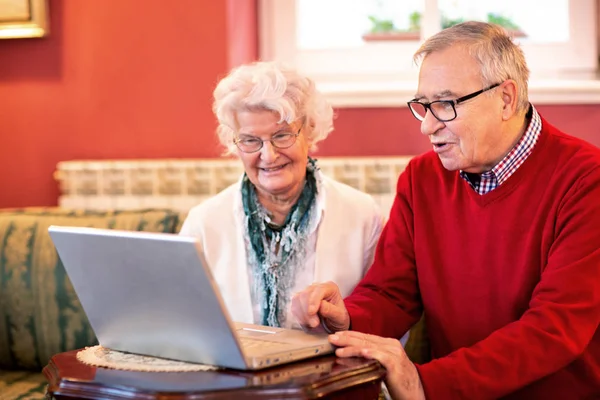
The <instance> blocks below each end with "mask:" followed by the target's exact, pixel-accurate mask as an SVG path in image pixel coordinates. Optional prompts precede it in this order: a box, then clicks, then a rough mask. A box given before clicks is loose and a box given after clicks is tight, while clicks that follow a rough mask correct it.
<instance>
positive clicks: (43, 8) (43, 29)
mask: <svg viewBox="0 0 600 400" xmlns="http://www.w3.org/2000/svg"><path fill="white" fill-rule="evenodd" d="M48 32H49V22H48V2H47V0H0V39H15V38H34V37H43V36H46V35H47V34H48Z"/></svg>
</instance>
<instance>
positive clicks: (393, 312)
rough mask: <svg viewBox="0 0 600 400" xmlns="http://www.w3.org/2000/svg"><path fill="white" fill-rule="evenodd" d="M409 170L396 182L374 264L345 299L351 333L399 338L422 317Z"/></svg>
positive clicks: (409, 167)
mask: <svg viewBox="0 0 600 400" xmlns="http://www.w3.org/2000/svg"><path fill="white" fill-rule="evenodd" d="M410 170H411V165H410V163H409V165H408V166H407V168H406V170H405V171H404V172H403V173H402V174H401V175H400V177H399V179H398V184H397V193H396V197H395V199H394V204H393V205H392V209H391V212H390V218H389V220H388V222H387V224H386V225H385V227H384V229H383V232H382V234H381V237H380V238H379V242H378V244H377V250H376V252H375V259H374V261H373V265H372V266H371V268H370V269H369V271H368V273H367V275H366V276H365V277H364V278H363V280H362V281H361V282H360V284H359V285H358V286H357V287H356V288H355V289H354V291H353V293H352V294H351V295H350V296H349V297H348V298H346V300H345V304H346V308H347V309H348V312H349V314H350V320H351V327H352V330H355V331H360V332H366V333H370V334H375V335H379V336H384V337H397V338H400V337H401V336H402V335H404V334H405V333H406V331H408V329H409V328H410V327H411V326H412V325H414V324H415V323H416V322H417V321H418V320H419V318H420V317H421V314H422V305H421V301H420V297H419V293H418V285H417V273H416V269H415V253H414V248H413V237H412V236H413V211H412V209H411V206H410V204H411V202H410V193H411V191H410V184H411V183H410ZM372 310H377V312H371V311H372Z"/></svg>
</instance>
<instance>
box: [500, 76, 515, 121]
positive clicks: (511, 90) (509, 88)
mask: <svg viewBox="0 0 600 400" xmlns="http://www.w3.org/2000/svg"><path fill="white" fill-rule="evenodd" d="M499 89H500V90H501V91H502V119H503V120H505V121H507V120H509V119H511V118H512V117H513V116H514V115H515V112H516V110H517V95H518V93H519V90H518V88H517V82H515V81H514V80H512V79H508V80H506V81H505V82H504V83H503V84H502V85H500V87H499Z"/></svg>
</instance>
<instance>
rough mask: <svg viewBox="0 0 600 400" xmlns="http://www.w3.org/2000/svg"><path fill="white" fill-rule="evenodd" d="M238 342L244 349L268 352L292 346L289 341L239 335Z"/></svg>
mask: <svg viewBox="0 0 600 400" xmlns="http://www.w3.org/2000/svg"><path fill="white" fill-rule="evenodd" d="M239 339H240V343H241V344H242V347H243V348H244V350H252V351H256V350H264V351H269V352H274V351H282V350H286V349H289V348H290V347H293V346H292V345H291V344H289V343H281V342H271V341H267V340H260V339H253V338H249V337H243V336H242V337H240V338H239Z"/></svg>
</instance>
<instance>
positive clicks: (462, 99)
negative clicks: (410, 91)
mask: <svg viewBox="0 0 600 400" xmlns="http://www.w3.org/2000/svg"><path fill="white" fill-rule="evenodd" d="M502 83H503V82H500V83H496V84H493V85H492V86H488V87H486V88H483V89H481V90H478V91H476V92H473V93H470V94H467V95H465V96H462V97H459V98H458V99H454V100H436V101H432V102H430V103H423V102H421V101H418V100H416V99H413V100H411V101H409V102H407V103H406V104H408V108H409V109H410V112H411V113H412V115H413V117H415V118H416V119H417V120H419V121H423V120H424V119H425V117H424V116H423V117H422V118H421V116H420V115H419V114H418V113H416V112H415V111H414V110H413V108H412V106H411V104H420V105H422V106H423V108H425V114H427V110H429V111H430V112H431V115H433V116H434V117H435V119H437V120H438V121H440V122H450V121H452V120H454V119H456V117H458V113H457V112H456V106H457V105H458V104H460V103H464V102H465V101H467V100H471V99H472V98H474V97H477V96H479V95H480V94H481V93H483V92H487V91H488V90H492V89H494V88H497V87H498V86H500V85H501V84H502ZM437 103H445V104H449V105H450V106H451V107H452V111H454V116H453V117H452V118H446V119H443V118H439V117H438V116H437V115H435V111H433V109H432V108H431V105H432V104H437Z"/></svg>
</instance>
